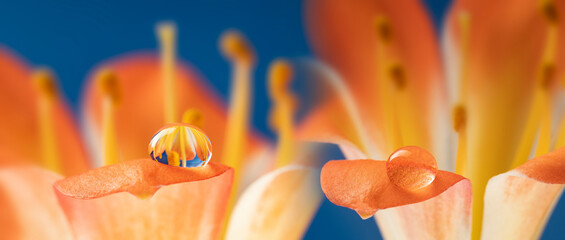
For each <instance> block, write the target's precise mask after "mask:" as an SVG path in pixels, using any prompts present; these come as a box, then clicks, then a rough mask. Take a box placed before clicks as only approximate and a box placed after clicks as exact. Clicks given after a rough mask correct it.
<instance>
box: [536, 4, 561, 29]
mask: <svg viewBox="0 0 565 240" xmlns="http://www.w3.org/2000/svg"><path fill="white" fill-rule="evenodd" d="M540 11H541V12H542V15H543V16H544V17H545V19H546V20H547V22H548V24H557V23H558V21H559V14H557V6H555V1H554V0H542V1H540Z"/></svg>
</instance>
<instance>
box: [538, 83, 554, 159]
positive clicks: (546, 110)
mask: <svg viewBox="0 0 565 240" xmlns="http://www.w3.org/2000/svg"><path fill="white" fill-rule="evenodd" d="M540 95H541V104H540V105H539V107H540V109H541V110H540V112H541V119H540V120H541V121H540V127H539V134H538V142H537V147H536V153H535V156H536V157H537V156H541V155H543V154H546V153H548V152H549V150H550V145H551V101H550V99H549V98H550V97H549V93H548V90H547V89H546V90H545V91H543V93H541V94H540Z"/></svg>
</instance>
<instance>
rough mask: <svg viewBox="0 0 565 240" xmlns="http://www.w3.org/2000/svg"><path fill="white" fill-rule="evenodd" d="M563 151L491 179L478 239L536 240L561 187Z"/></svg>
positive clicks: (563, 164)
mask: <svg viewBox="0 0 565 240" xmlns="http://www.w3.org/2000/svg"><path fill="white" fill-rule="evenodd" d="M564 172H565V148H561V149H558V150H556V151H554V152H551V153H548V154H546V155H542V156H539V157H536V158H534V159H532V160H530V161H528V162H526V163H525V164H523V165H522V166H520V167H518V168H516V169H515V170H512V171H509V172H506V173H503V174H500V175H498V176H495V177H493V178H491V179H490V180H489V182H488V185H487V188H486V193H485V209H484V217H483V231H482V237H481V239H536V238H539V237H540V234H541V232H542V231H543V229H544V227H545V224H546V223H547V220H548V218H549V216H550V215H551V212H552V211H553V208H554V207H555V204H556V203H557V200H558V199H559V196H561V193H562V192H563V184H565V175H564V174H563V173H564Z"/></svg>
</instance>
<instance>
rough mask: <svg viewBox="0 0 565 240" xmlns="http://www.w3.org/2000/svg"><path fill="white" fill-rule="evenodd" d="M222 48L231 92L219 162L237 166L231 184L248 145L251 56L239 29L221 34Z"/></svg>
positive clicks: (235, 182)
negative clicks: (228, 69) (221, 155)
mask: <svg viewBox="0 0 565 240" xmlns="http://www.w3.org/2000/svg"><path fill="white" fill-rule="evenodd" d="M221 49H222V52H223V54H224V55H225V56H226V58H227V59H228V60H229V61H230V62H231V65H232V68H233V70H232V74H233V75H232V78H233V79H232V92H231V96H230V97H231V98H230V104H231V105H230V108H229V117H228V122H227V126H226V137H225V143H224V151H223V159H222V162H223V163H224V164H226V165H228V166H231V167H233V168H234V169H236V172H237V173H236V174H235V176H234V184H233V185H234V188H235V189H237V186H238V183H239V174H238V173H239V172H240V169H241V164H242V161H243V157H244V156H243V153H244V152H245V150H246V148H247V146H246V142H247V129H248V122H249V105H250V97H251V74H252V71H253V65H254V57H253V53H252V50H251V47H250V46H249V45H248V43H247V41H246V40H245V39H244V38H243V36H241V35H240V34H238V33H235V32H228V33H225V34H224V35H223V36H222V38H221Z"/></svg>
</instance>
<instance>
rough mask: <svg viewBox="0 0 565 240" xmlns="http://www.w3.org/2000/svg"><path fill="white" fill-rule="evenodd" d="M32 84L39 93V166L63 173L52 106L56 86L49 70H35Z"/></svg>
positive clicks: (55, 96)
mask: <svg viewBox="0 0 565 240" xmlns="http://www.w3.org/2000/svg"><path fill="white" fill-rule="evenodd" d="M32 81H33V84H34V85H35V86H36V88H37V90H38V92H39V93H40V94H39V95H40V96H39V98H38V115H39V118H38V119H39V131H40V134H39V137H40V146H41V155H42V159H41V160H42V161H41V165H42V166H44V167H46V168H47V169H50V170H51V171H54V172H58V173H63V172H62V171H63V169H62V166H61V163H60V159H59V151H58V148H57V137H56V135H55V119H54V113H53V111H54V107H55V106H54V104H55V101H56V100H57V96H58V94H57V92H58V90H57V84H56V83H55V77H54V76H53V74H52V72H51V71H50V70H49V69H46V68H41V69H37V70H35V71H34V72H33V74H32Z"/></svg>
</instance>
